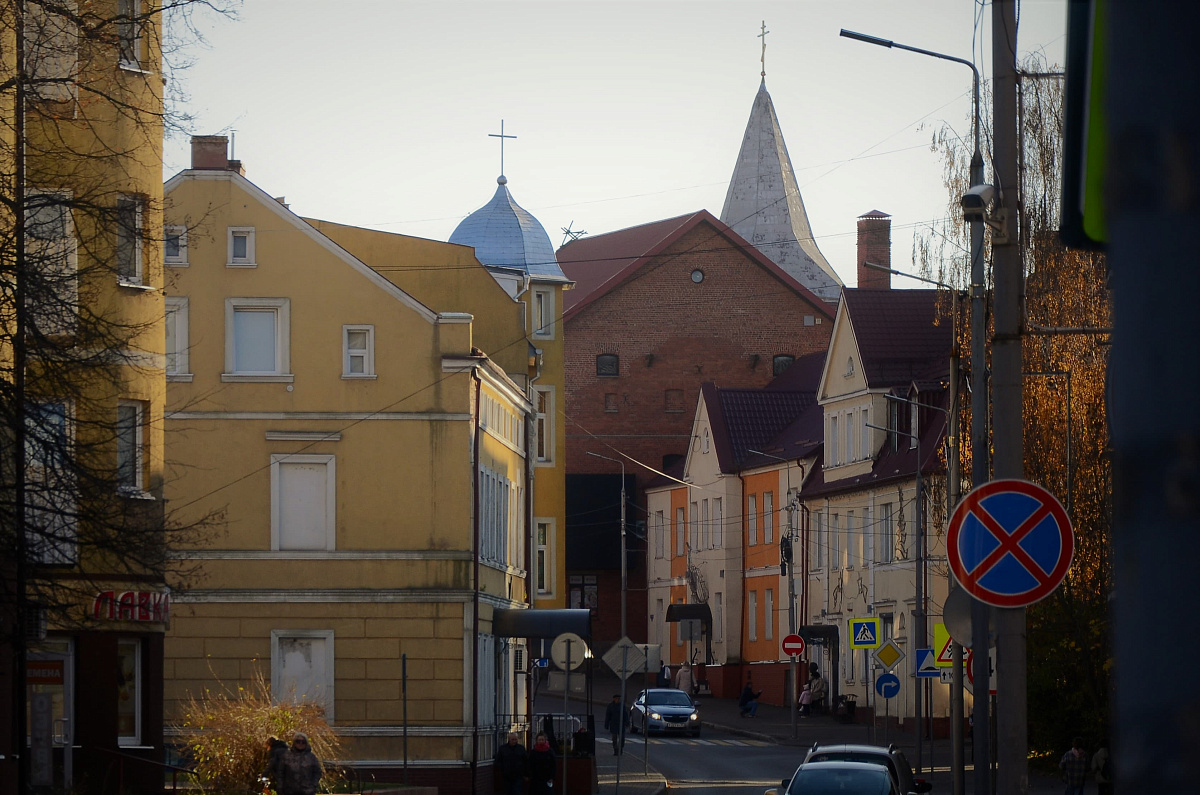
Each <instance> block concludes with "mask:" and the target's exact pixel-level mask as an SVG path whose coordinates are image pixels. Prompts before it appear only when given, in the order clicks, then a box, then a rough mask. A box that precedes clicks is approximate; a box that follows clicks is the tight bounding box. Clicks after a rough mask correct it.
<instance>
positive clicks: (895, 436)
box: [887, 400, 900, 453]
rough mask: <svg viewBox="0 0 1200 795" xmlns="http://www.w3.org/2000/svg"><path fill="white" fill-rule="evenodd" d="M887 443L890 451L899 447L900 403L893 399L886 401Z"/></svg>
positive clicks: (894, 450)
mask: <svg viewBox="0 0 1200 795" xmlns="http://www.w3.org/2000/svg"><path fill="white" fill-rule="evenodd" d="M887 429H888V437H889V438H888V443H889V444H890V445H891V446H892V452H893V453H894V452H896V451H898V450H899V449H900V434H899V433H897V431H899V430H900V404H899V403H897V402H896V401H894V400H889V401H888V421H887Z"/></svg>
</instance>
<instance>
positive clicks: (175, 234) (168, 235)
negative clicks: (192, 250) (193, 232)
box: [163, 226, 188, 265]
mask: <svg viewBox="0 0 1200 795" xmlns="http://www.w3.org/2000/svg"><path fill="white" fill-rule="evenodd" d="M163 264H164V265H187V264H188V252H187V227H186V226H164V227H163Z"/></svg>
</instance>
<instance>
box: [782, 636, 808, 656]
mask: <svg viewBox="0 0 1200 795" xmlns="http://www.w3.org/2000/svg"><path fill="white" fill-rule="evenodd" d="M783 653H784V654H796V655H800V654H804V638H802V637H800V636H799V635H788V636H787V637H786V638H784V639H783Z"/></svg>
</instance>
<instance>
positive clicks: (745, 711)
mask: <svg viewBox="0 0 1200 795" xmlns="http://www.w3.org/2000/svg"><path fill="white" fill-rule="evenodd" d="M761 695H762V691H761V690H759V691H758V692H757V693H755V692H754V685H753V683H752V682H751V681H750V677H746V686H745V687H743V688H742V694H741V695H740V696H738V709H739V710H741V714H742V717H743V718H753V717H754V716H755V715H756V714H758V697H759V696H761Z"/></svg>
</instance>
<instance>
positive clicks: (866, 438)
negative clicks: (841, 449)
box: [858, 408, 871, 461]
mask: <svg viewBox="0 0 1200 795" xmlns="http://www.w3.org/2000/svg"><path fill="white" fill-rule="evenodd" d="M858 416H859V418H860V419H861V427H862V430H861V433H862V438H861V439H860V440H859V441H860V443H861V445H862V455H861V458H862V460H864V461H866V460H867V459H868V458H870V457H871V429H870V428H868V427H867V425H868V424H869V423H870V422H871V413H870V410H869V409H865V408H864V409H862V410H861V411H859V412H858Z"/></svg>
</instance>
